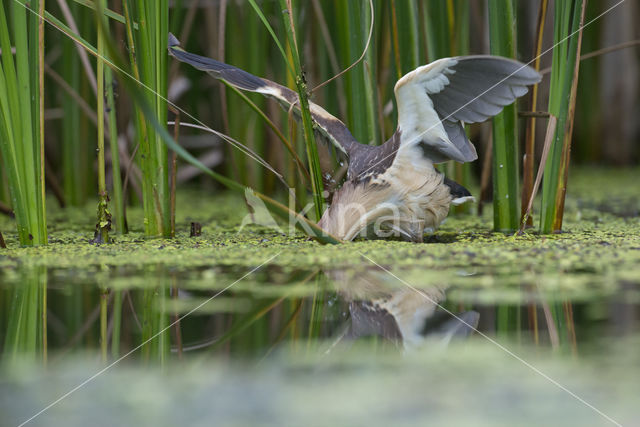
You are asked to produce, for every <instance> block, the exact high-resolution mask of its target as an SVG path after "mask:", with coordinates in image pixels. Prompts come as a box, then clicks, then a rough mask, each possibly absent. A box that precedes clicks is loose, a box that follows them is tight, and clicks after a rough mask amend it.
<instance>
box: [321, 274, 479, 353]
mask: <svg viewBox="0 0 640 427" xmlns="http://www.w3.org/2000/svg"><path fill="white" fill-rule="evenodd" d="M324 274H325V275H326V276H327V277H328V278H329V279H330V281H331V283H333V286H335V288H336V290H337V292H338V294H339V295H340V297H341V298H342V299H343V300H345V301H346V302H348V303H349V317H350V323H349V324H348V327H347V328H345V330H344V332H343V333H342V334H341V336H340V337H339V339H340V340H348V341H350V342H353V341H354V340H358V339H360V338H362V337H372V336H374V337H381V338H383V339H384V340H386V341H390V342H391V343H393V344H395V345H396V347H398V348H401V349H403V350H405V351H409V350H413V349H417V348H420V347H422V346H423V345H424V344H425V342H426V341H429V342H430V344H435V343H439V344H440V345H442V346H446V345H447V344H448V343H449V342H450V341H451V340H452V339H461V338H463V339H464V338H466V337H468V336H469V335H471V334H472V333H473V332H474V331H475V330H476V327H477V326H478V321H479V319H480V314H479V313H478V312H476V311H473V310H469V311H464V312H459V313H453V312H451V311H449V310H446V309H444V307H443V306H442V305H443V304H444V301H445V300H446V298H447V294H446V293H447V290H448V286H446V285H443V284H440V285H432V286H421V287H420V288H415V287H408V286H404V285H402V284H399V283H397V282H396V281H395V280H393V276H391V275H389V274H388V273H387V272H385V271H381V270H370V269H364V270H358V271H351V270H345V269H332V270H327V271H325V272H324Z"/></svg>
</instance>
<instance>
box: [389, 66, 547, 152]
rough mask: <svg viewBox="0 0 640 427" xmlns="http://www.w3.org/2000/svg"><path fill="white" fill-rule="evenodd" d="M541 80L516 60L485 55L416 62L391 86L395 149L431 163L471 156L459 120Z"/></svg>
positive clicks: (469, 119)
mask: <svg viewBox="0 0 640 427" xmlns="http://www.w3.org/2000/svg"><path fill="white" fill-rule="evenodd" d="M540 79H541V76H540V74H538V73H537V72H536V71H535V70H533V69H532V68H530V67H528V66H526V65H524V64H521V63H520V62H518V61H515V60H512V59H508V58H501V57H497V56H487V55H484V56H483V55H480V56H465V57H455V58H443V59H439V60H437V61H434V62H432V63H431V64H428V65H425V66H422V67H419V68H417V69H415V70H414V71H412V72H410V73H408V74H406V75H405V76H404V77H402V78H401V79H400V80H399V81H398V83H397V84H396V87H395V94H396V102H397V105H398V133H399V134H400V135H401V138H402V141H401V143H400V149H401V150H403V149H404V148H408V149H409V150H408V158H411V156H412V155H417V153H418V152H419V151H421V154H422V155H423V157H425V158H426V159H428V160H429V161H431V162H432V163H440V162H444V161H447V160H455V161H458V162H469V161H472V160H475V159H476V158H477V157H478V156H477V154H476V150H475V148H474V146H473V144H471V142H470V141H469V140H468V139H467V136H466V134H465V132H464V126H463V123H476V122H482V121H485V120H486V119H488V118H490V117H493V116H495V115H496V114H498V113H499V112H500V111H502V109H503V108H504V107H505V106H506V105H509V104H511V103H513V102H514V101H515V99H516V98H518V97H519V96H522V95H524V94H525V93H527V90H528V89H527V86H529V85H532V84H535V83H537V82H539V81H540ZM414 147H415V148H414ZM417 148H419V149H420V150H419V151H416V149H417Z"/></svg>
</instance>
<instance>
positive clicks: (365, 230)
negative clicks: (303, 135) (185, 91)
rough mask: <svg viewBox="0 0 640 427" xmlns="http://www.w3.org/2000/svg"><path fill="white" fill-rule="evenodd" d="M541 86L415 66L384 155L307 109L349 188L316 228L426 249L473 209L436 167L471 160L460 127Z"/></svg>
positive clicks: (526, 78)
mask: <svg viewBox="0 0 640 427" xmlns="http://www.w3.org/2000/svg"><path fill="white" fill-rule="evenodd" d="M168 51H169V55H171V56H172V57H174V58H176V59H177V60H179V61H181V62H184V63H186V64H189V65H191V66H193V67H195V68H196V69H198V70H202V71H205V72H207V73H208V74H209V75H211V76H212V77H214V78H216V79H219V80H224V81H225V82H226V83H227V84H229V85H231V86H234V87H236V88H237V89H240V90H243V91H248V92H255V93H260V94H262V95H264V96H266V97H270V98H274V99H276V100H277V101H278V102H279V103H280V104H281V105H282V106H283V107H284V108H285V109H286V110H290V109H292V110H293V111H294V113H295V115H296V116H297V117H298V118H299V116H300V103H299V102H298V94H297V92H295V91H293V90H291V89H289V88H287V87H285V86H282V85H280V84H278V83H275V82H273V81H270V80H267V79H265V78H261V77H257V76H255V75H253V74H250V73H249V72H247V71H245V70H242V69H240V68H237V67H235V66H233V65H229V64H226V63H224V62H220V61H217V60H215V59H211V58H207V57H204V56H200V55H197V54H194V53H191V52H188V51H186V50H184V49H182V48H181V47H180V42H179V41H178V39H176V38H175V36H173V35H172V34H170V35H169V43H168ZM541 78H542V76H541V75H540V74H539V73H538V72H537V71H535V70H534V69H533V68H531V67H529V66H528V65H525V64H523V63H521V62H519V61H516V60H514V59H509V58H504V57H499V56H492V55H471V56H456V57H450V58H442V59H438V60H435V61H433V62H431V63H429V64H426V65H423V66H420V67H418V68H416V69H415V70H413V71H411V72H409V73H407V74H405V75H404V76H403V77H402V78H400V79H399V80H398V81H397V83H396V84H395V87H394V94H395V99H396V105H397V116H398V124H397V128H396V130H395V132H394V133H393V135H391V137H390V138H389V139H388V140H387V141H386V142H384V143H383V144H381V145H367V144H362V143H360V142H359V141H357V140H356V139H355V138H354V136H353V135H352V134H351V132H350V131H349V129H348V128H347V126H346V125H345V124H344V123H343V122H342V121H340V120H339V119H338V118H336V117H335V116H333V115H332V114H330V113H329V112H327V111H326V110H325V109H324V108H322V107H321V106H319V105H317V104H316V103H314V102H311V101H310V102H309V109H310V112H311V116H312V119H313V127H314V131H315V135H316V139H319V140H320V141H321V142H322V143H324V144H326V145H327V146H330V147H334V149H335V150H336V151H337V152H338V153H339V154H340V155H341V157H342V158H343V159H345V160H346V162H347V163H348V167H347V172H346V179H345V180H344V182H343V183H342V185H341V186H339V187H338V188H336V189H335V190H334V192H333V194H332V197H331V202H330V204H329V206H328V208H327V209H326V210H325V211H324V213H323V215H322V217H321V218H320V221H319V222H318V225H319V226H320V227H321V228H322V229H323V230H325V231H326V232H327V233H329V234H331V235H333V236H336V237H338V238H340V239H342V240H345V241H350V240H353V239H355V238H356V237H358V236H364V237H367V236H370V235H372V234H373V235H374V236H378V237H389V236H399V237H401V238H403V239H405V240H408V241H413V242H423V238H424V234H425V231H429V230H435V229H436V228H437V227H438V226H439V225H440V224H441V223H442V222H443V220H444V219H445V218H446V217H447V215H448V212H449V208H450V206H452V205H459V204H462V203H465V202H468V201H472V200H474V198H473V196H472V195H471V193H470V192H469V191H468V190H467V189H466V188H464V187H463V186H462V185H460V184H458V183H456V182H454V181H452V180H450V179H449V178H446V177H445V176H444V174H442V173H440V172H439V171H438V170H437V169H436V167H435V165H437V164H439V163H443V162H446V161H449V160H454V161H456V162H460V163H466V162H471V161H474V160H476V159H477V158H478V155H477V153H476V149H475V147H474V145H473V144H472V143H471V142H470V141H469V139H468V138H467V135H466V133H465V130H464V125H465V124H469V123H478V122H483V121H485V120H487V119H489V118H491V117H493V116H495V115H497V114H498V113H500V112H501V111H502V109H503V108H504V107H505V106H507V105H510V104H512V103H513V102H514V101H515V100H516V99H517V98H518V97H521V96H523V95H525V94H526V93H527V92H528V86H531V85H533V84H536V83H538V82H540V80H541ZM514 143H516V142H515V141H514ZM326 173H328V172H327V171H325V170H323V175H325V174H326Z"/></svg>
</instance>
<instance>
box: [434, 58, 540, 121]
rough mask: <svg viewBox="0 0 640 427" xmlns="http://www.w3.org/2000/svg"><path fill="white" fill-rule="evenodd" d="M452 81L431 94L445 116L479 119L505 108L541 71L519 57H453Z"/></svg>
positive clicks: (441, 114) (439, 110)
mask: <svg viewBox="0 0 640 427" xmlns="http://www.w3.org/2000/svg"><path fill="white" fill-rule="evenodd" d="M454 59H455V60H456V63H455V65H453V66H452V67H450V69H451V70H452V71H453V73H451V74H447V77H448V79H449V84H447V85H446V86H445V87H444V88H443V89H442V90H441V91H439V92H435V93H432V94H430V97H431V99H432V100H433V106H434V108H435V110H436V111H437V112H438V114H439V115H440V116H442V118H444V119H445V120H451V121H454V120H455V121H463V122H465V123H476V122H482V121H485V120H487V119H488V118H489V117H493V116H495V115H496V114H498V113H499V112H500V111H502V108H504V106H506V105H509V104H511V103H512V102H513V101H515V100H516V98H518V97H520V96H522V95H524V94H526V93H527V90H528V89H527V86H529V85H532V84H535V83H538V82H539V81H540V78H541V77H540V74H538V73H537V72H536V71H535V70H534V69H533V68H531V67H528V66H526V65H524V64H522V63H520V62H518V61H515V60H513V59H508V58H501V57H496V56H482V55H481V56H467V57H458V58H454Z"/></svg>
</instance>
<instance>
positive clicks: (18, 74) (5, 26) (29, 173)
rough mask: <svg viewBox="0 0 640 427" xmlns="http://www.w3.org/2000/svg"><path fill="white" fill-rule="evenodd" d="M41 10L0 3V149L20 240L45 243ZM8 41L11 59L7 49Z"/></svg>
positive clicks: (35, 5)
mask: <svg viewBox="0 0 640 427" xmlns="http://www.w3.org/2000/svg"><path fill="white" fill-rule="evenodd" d="M28 8H29V9H31V11H28ZM7 9H8V12H9V16H7V13H6V12H7ZM43 10H44V0H36V1H31V2H29V3H28V4H27V3H26V2H24V1H12V2H10V3H9V4H7V5H5V3H3V5H2V6H1V7H0V48H1V49H2V65H1V66H0V105H1V106H2V108H1V109H0V111H1V112H0V114H1V116H2V117H1V119H0V153H1V156H2V160H3V161H4V171H5V173H6V175H7V181H8V184H9V189H10V192H11V202H12V203H11V204H12V207H13V210H14V212H15V215H16V223H17V229H18V237H19V240H20V244H22V245H43V244H46V243H47V226H46V211H45V200H44V179H45V176H44V158H43V157H44V130H43V122H42V118H43V108H44V107H43V106H44V101H43V97H44V93H43V87H42V79H43V77H42V76H43V72H44V71H43V67H44V63H43V61H42V57H43V55H44V53H43V52H44V29H43V27H41V26H40V22H39V19H38V17H37V16H38V13H41V12H43ZM7 18H9V19H7ZM10 26H11V28H10ZM12 42H13V44H12ZM14 46H15V59H14V55H12V54H11V52H12V47H14Z"/></svg>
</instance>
